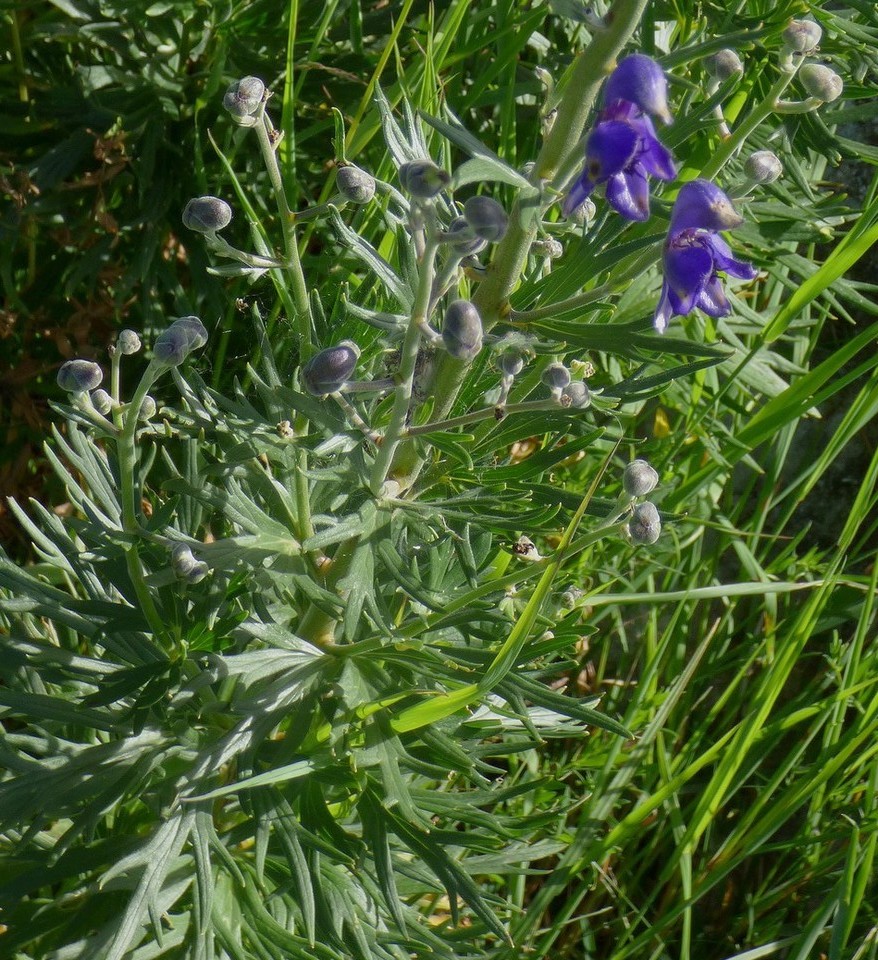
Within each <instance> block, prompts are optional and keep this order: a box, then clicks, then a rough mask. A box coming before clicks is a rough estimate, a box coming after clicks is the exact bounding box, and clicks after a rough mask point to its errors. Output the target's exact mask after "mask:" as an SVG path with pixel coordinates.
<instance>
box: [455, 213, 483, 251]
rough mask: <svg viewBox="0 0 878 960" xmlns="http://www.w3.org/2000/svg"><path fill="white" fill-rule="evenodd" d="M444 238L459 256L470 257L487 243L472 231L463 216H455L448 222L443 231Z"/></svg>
mask: <svg viewBox="0 0 878 960" xmlns="http://www.w3.org/2000/svg"><path fill="white" fill-rule="evenodd" d="M445 240H447V241H448V243H450V244H451V246H452V248H453V250H454V252H455V253H457V254H458V255H459V256H461V257H472V256H474V255H475V254H477V253H479V251H481V250H484V249H485V247H486V246H487V243H486V242H485V241H484V240H482V238H481V237H477V236H476V235H475V233H473V230H472V227H470V225H469V224H468V223H467V222H466V218H465V217H455V218H454V219H453V220H452V221H451V223H449V224H448V229H447V230H446V231H445Z"/></svg>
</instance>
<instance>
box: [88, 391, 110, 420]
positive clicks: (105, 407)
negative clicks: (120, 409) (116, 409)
mask: <svg viewBox="0 0 878 960" xmlns="http://www.w3.org/2000/svg"><path fill="white" fill-rule="evenodd" d="M90 396H91V405H92V406H93V407H94V408H95V410H97V412H98V413H100V414H102V415H103V416H105V417H106V416H109V414H110V413H111V411H112V409H113V398H112V397H111V396H110V395H109V393H107V391H106V390H92V392H91V395H90Z"/></svg>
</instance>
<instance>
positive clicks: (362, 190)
mask: <svg viewBox="0 0 878 960" xmlns="http://www.w3.org/2000/svg"><path fill="white" fill-rule="evenodd" d="M335 185H336V187H338V192H339V193H340V194H341V195H342V196H343V197H344V198H345V200H350V202H351V203H368V202H369V201H370V200H371V199H372V197H374V196H375V178H374V177H373V176H371V175H370V174H368V173H366V171H365V170H361V169H360V168H359V167H355V166H353V164H351V165H349V166H346V167H339V168H338V171H337V172H336V175H335Z"/></svg>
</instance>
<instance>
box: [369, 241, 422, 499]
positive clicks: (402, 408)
mask: <svg viewBox="0 0 878 960" xmlns="http://www.w3.org/2000/svg"><path fill="white" fill-rule="evenodd" d="M438 249H439V244H438V242H437V241H436V240H435V239H434V238H433V236H432V231H429V232H428V237H427V240H426V243H425V247H424V255H423V256H422V257H421V263H420V270H419V276H418V290H417V294H416V296H415V302H414V305H413V306H412V313H411V317H410V318H409V324H408V329H407V330H406V334H405V340H404V341H403V344H402V356H401V358H400V363H399V373H398V374H397V384H396V389H395V390H394V395H393V409H392V410H391V412H390V423H389V424H388V425H387V429H386V430H385V431H384V442H383V443H382V444H381V447H380V448H379V450H378V456H377V457H376V458H375V462H374V464H373V465H372V473H371V475H370V477H369V487H370V489H371V490H372V493H373V494H375V496H378V495H379V494H380V492H381V487H382V486H383V485H384V481H385V480H386V479H387V473H388V471H389V469H390V466H391V464H392V462H393V455H394V453H395V452H396V448H397V446H398V444H399V442H400V440H401V438H402V437H403V436H404V434H405V423H406V418H407V416H408V412H409V404H410V403H411V399H412V383H413V382H414V378H415V367H416V365H417V360H418V348H419V346H420V344H421V335H422V334H421V327H422V325H423V324H424V323H426V322H427V320H428V319H429V311H430V296H431V294H432V292H433V276H434V272H435V265H436V251H437V250H438Z"/></svg>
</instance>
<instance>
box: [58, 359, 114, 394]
mask: <svg viewBox="0 0 878 960" xmlns="http://www.w3.org/2000/svg"><path fill="white" fill-rule="evenodd" d="M103 379H104V372H103V370H101V368H100V367H99V366H98V365H97V364H96V363H95V362H94V361H93V360H67V361H66V362H65V363H62V364H61V367H60V369H59V370H58V386H59V387H60V388H61V389H62V390H66V391H67V392H68V393H87V392H88V391H89V390H94V389H95V387H99V386H100V385H101V381H102V380H103Z"/></svg>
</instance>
